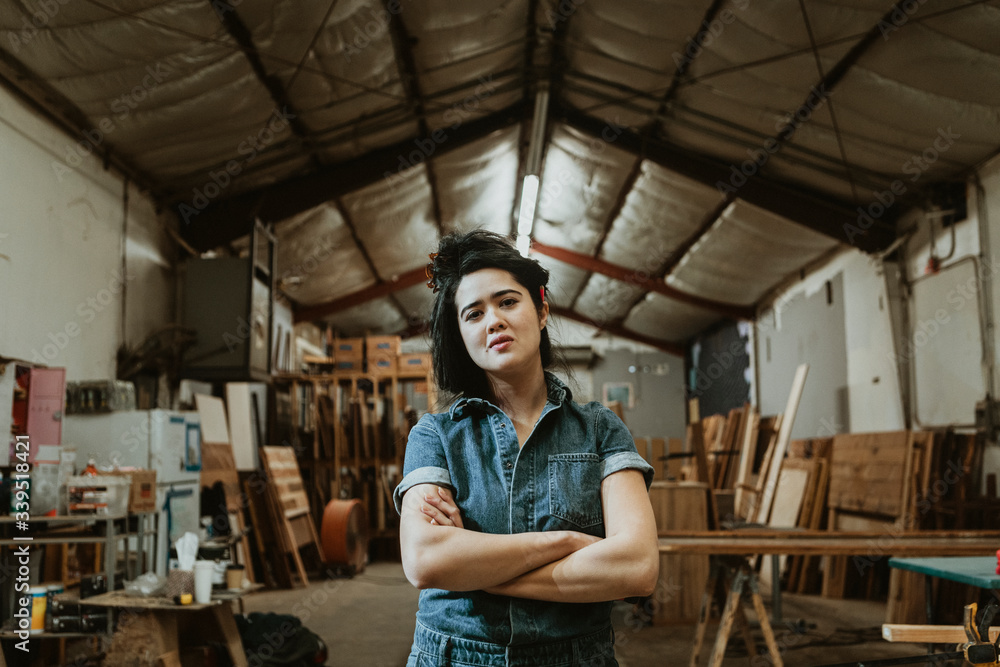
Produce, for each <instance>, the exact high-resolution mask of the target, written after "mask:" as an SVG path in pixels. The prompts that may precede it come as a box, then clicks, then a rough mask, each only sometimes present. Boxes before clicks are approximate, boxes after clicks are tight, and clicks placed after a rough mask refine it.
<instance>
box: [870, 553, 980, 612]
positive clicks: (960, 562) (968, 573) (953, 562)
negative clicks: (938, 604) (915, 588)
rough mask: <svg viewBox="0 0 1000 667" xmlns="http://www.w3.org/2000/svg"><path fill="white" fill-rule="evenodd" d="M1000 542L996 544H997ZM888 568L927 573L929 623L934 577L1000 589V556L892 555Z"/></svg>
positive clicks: (932, 610)
mask: <svg viewBox="0 0 1000 667" xmlns="http://www.w3.org/2000/svg"><path fill="white" fill-rule="evenodd" d="M997 545H1000V542H997V543H994V546H997ZM889 567H894V568H896V569H898V570H908V571H910V572H917V573H918V574H923V575H925V576H924V601H925V604H926V613H927V623H928V624H933V623H934V616H935V614H934V586H933V582H932V580H931V577H937V578H938V579H948V580H949V581H957V582H959V583H961V584H970V585H972V586H978V587H979V588H985V589H987V590H991V591H994V595H995V596H996V595H997V594H996V592H995V591H998V590H1000V575H998V574H997V573H996V569H997V558H996V555H995V553H994V555H991V556H965V557H962V556H940V557H933V558H890V559H889ZM997 597H998V598H1000V596H997Z"/></svg>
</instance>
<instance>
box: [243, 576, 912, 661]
mask: <svg viewBox="0 0 1000 667" xmlns="http://www.w3.org/2000/svg"><path fill="white" fill-rule="evenodd" d="M244 605H245V610H246V611H247V612H251V611H274V612H280V613H291V614H294V615H296V616H298V617H299V618H300V619H302V622H303V624H304V625H305V626H306V627H308V628H309V629H310V630H312V631H313V632H315V633H317V634H318V635H320V636H321V637H322V638H323V639H324V640H325V641H326V643H327V645H328V646H329V649H330V659H329V660H328V661H327V665H329V666H330V667H341V666H344V667H347V666H350V667H403V666H404V665H405V664H406V656H407V654H408V653H409V649H410V641H411V639H412V634H413V619H414V614H415V613H416V611H417V591H416V590H415V589H414V588H412V587H411V586H410V584H409V583H408V582H407V581H406V579H405V578H404V577H403V571H402V568H401V567H400V565H399V563H393V562H377V563H372V564H370V565H368V567H367V568H366V569H365V571H364V572H363V573H361V574H360V575H358V576H356V577H354V578H353V579H328V580H324V581H315V582H314V583H312V584H311V585H310V586H309V588H308V589H301V588H299V589H294V590H277V591H264V592H260V593H255V594H253V595H251V596H248V597H247V598H246V600H245V602H244ZM782 605H783V618H784V619H785V620H786V621H789V620H791V621H801V622H802V623H801V625H803V626H804V627H805V631H804V632H801V633H796V632H793V631H792V630H791V629H789V627H788V626H787V625H783V626H781V627H778V628H776V632H775V634H776V636H777V640H778V644H779V647H781V649H782V658H783V660H784V663H785V665H787V666H788V667H818V666H820V665H831V664H836V663H844V662H849V661H860V660H873V659H877V658H889V657H901V656H917V655H921V654H924V653H925V652H926V648H925V647H924V646H922V645H915V644H889V643H887V642H885V641H883V640H882V639H881V635H880V627H881V624H882V621H883V618H884V615H885V605H884V604H880V603H876V602H866V601H859V600H826V599H823V598H820V597H817V596H807V595H791V594H786V595H784V596H783V597H782ZM630 611H631V605H627V604H624V603H619V604H618V605H617V606H616V608H615V611H614V615H613V620H614V624H615V628H616V639H617V644H616V645H617V657H618V661H619V663H620V665H621V667H646V666H652V665H686V664H687V661H688V659H689V657H690V653H691V643H692V641H693V638H694V626H693V625H690V626H678V625H673V626H659V627H648V626H647V627H641V628H637V627H636V623H635V622H634V620H633V619H630V618H629V612H630ZM715 629H716V626H715V625H714V624H713V625H712V626H710V627H709V630H708V633H709V634H708V639H707V641H706V644H707V646H706V647H705V648H704V649H703V651H702V660H701V664H702V665H706V664H707V663H708V654H709V653H710V651H711V643H710V642H711V640H712V638H713V637H714V633H715ZM757 636H758V640H759V641H758V646H759V647H760V648H761V649H762V648H763V641H762V640H760V635H759V633H757ZM726 655H727V657H726V659H725V660H724V661H723V667H736V666H737V665H740V666H743V665H754V666H756V665H769V664H771V663H770V661H769V660H767V659H764V658H757V659H756V660H753V661H751V660H749V659H748V658H747V656H746V649H745V647H744V644H743V642H742V641H741V640H733V641H731V642H730V645H729V650H728V651H727V653H726ZM915 664H921V663H915Z"/></svg>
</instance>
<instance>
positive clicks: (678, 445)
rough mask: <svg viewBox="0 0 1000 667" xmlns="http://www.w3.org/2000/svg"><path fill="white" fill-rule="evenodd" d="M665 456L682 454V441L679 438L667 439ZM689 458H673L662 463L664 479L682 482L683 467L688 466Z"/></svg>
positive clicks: (684, 451) (683, 450) (683, 451)
mask: <svg viewBox="0 0 1000 667" xmlns="http://www.w3.org/2000/svg"><path fill="white" fill-rule="evenodd" d="M666 453H667V454H684V453H686V450H685V449H684V441H683V440H682V439H681V438H668V439H667V450H666ZM689 460H690V459H689V458H687V457H679V456H674V457H671V458H669V459H667V460H666V461H664V462H663V475H664V478H665V479H673V480H678V481H679V480H683V479H684V467H685V466H686V465H687V464H688V462H689Z"/></svg>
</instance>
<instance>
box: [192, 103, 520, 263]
mask: <svg viewBox="0 0 1000 667" xmlns="http://www.w3.org/2000/svg"><path fill="white" fill-rule="evenodd" d="M524 106H525V105H524V102H523V101H521V102H517V103H515V104H513V105H511V106H509V107H507V108H505V109H502V110H500V111H497V112H495V113H493V114H490V115H489V116H485V117H483V118H479V119H476V120H470V121H468V122H466V123H463V124H462V125H461V126H459V127H457V128H455V129H450V128H446V129H443V130H437V131H436V132H440V133H441V134H440V136H437V137H436V138H437V139H441V140H440V141H434V142H432V144H431V145H432V148H431V153H430V154H428V150H427V147H426V143H425V144H421V143H420V140H419V138H418V139H407V140H405V141H400V142H398V143H396V144H393V145H391V146H386V147H385V148H380V149H377V150H374V151H371V152H370V153H367V154H365V155H362V156H360V157H358V158H355V159H353V160H348V161H345V162H342V163H340V164H336V165H331V166H329V167H326V168H324V169H322V170H320V171H317V172H314V173H312V174H309V175H306V176H300V177H297V178H290V179H288V180H285V181H281V182H279V183H275V184H273V185H270V186H268V187H264V188H260V189H258V190H254V191H252V192H247V193H243V194H241V195H237V196H235V197H231V198H229V199H225V200H221V201H218V202H216V203H214V204H211V205H209V206H208V207H206V208H205V209H204V210H202V211H195V212H194V213H193V214H192V213H191V212H189V211H184V210H180V211H178V214H179V215H180V218H181V220H182V221H183V223H184V224H182V225H181V234H182V236H183V237H184V239H185V240H186V241H188V242H189V243H190V244H191V245H193V246H194V247H195V248H197V249H199V250H208V249H209V248H214V247H216V246H218V245H222V244H225V243H228V242H229V241H231V240H233V239H235V238H238V237H240V236H243V235H244V234H246V233H247V230H248V229H249V228H250V225H251V224H252V223H253V220H254V218H255V217H256V218H260V220H261V221H263V222H265V223H268V222H277V221H279V220H284V219H285V218H289V217H291V216H293V215H295V214H297V213H301V212H302V211H306V210H308V209H310V208H313V207H315V206H319V205H320V204H322V203H324V202H327V201H330V200H331V199H334V198H335V197H339V196H341V195H344V194H347V193H349V192H353V191H355V190H359V189H361V188H363V187H366V186H368V185H371V184H373V183H376V182H378V181H379V180H383V179H385V180H391V179H392V178H394V177H398V176H399V174H400V173H402V172H403V171H405V170H406V169H408V168H411V167H415V166H418V165H420V164H421V163H422V162H424V161H426V160H428V159H430V158H431V156H432V155H434V156H436V155H443V154H446V153H448V152H450V151H453V150H455V149H457V148H461V147H463V146H466V145H468V144H470V143H472V142H475V141H478V140H479V139H482V138H484V137H486V136H489V135H490V134H492V133H493V132H496V131H497V130H502V129H505V128H507V127H510V126H511V125H516V124H517V123H519V122H520V121H521V119H522V117H523V109H524ZM185 212H187V213H188V215H187V216H185Z"/></svg>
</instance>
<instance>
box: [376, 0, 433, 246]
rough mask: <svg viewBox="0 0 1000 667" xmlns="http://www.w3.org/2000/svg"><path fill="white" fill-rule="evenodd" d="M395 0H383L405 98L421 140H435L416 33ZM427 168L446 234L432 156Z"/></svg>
mask: <svg viewBox="0 0 1000 667" xmlns="http://www.w3.org/2000/svg"><path fill="white" fill-rule="evenodd" d="M393 1H394V0H382V7H383V9H385V12H386V14H388V16H389V34H390V35H391V36H392V48H393V51H395V54H396V68H397V69H398V71H399V80H400V82H401V83H402V84H403V90H405V91H406V99H407V100H408V101H409V103H410V105H411V106H412V107H413V112H414V114H415V115H416V117H417V128H418V129H419V132H420V138H421V141H423V142H426V141H432V140H431V131H430V128H428V126H427V111H426V109H425V104H424V96H423V93H422V92H421V90H420V80H419V79H418V78H417V63H416V60H414V58H413V49H412V48H411V45H412V44H413V43H414V41H415V40H414V39H413V37H411V36H410V32H409V31H408V30H407V29H406V24H405V23H403V18H402V13H401V12H399V11H398V8H397V11H393V10H394V8H393V7H392V6H391V5H392V2H393ZM424 169H425V170H426V173H427V183H428V184H429V185H430V188H431V208H432V210H433V212H434V222H435V224H436V225H437V228H438V235H439V236H444V221H443V220H442V217H443V216H442V215H441V198H440V196H439V192H438V184H437V174H436V172H435V171H434V164H433V163H432V162H431V161H430V160H425V161H424Z"/></svg>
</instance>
